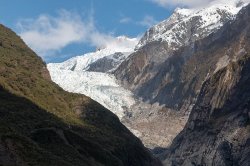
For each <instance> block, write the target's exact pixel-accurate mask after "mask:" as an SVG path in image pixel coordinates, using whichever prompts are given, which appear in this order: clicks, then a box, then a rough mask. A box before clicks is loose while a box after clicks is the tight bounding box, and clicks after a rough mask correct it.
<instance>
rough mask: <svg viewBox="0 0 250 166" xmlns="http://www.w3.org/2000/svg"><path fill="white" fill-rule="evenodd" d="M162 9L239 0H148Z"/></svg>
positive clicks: (244, 0) (237, 0)
mask: <svg viewBox="0 0 250 166" xmlns="http://www.w3.org/2000/svg"><path fill="white" fill-rule="evenodd" d="M150 1H152V2H154V3H156V4H158V5H160V6H162V7H166V8H169V7H174V6H187V7H201V6H206V5H209V4H210V3H222V4H227V3H228V2H233V3H237V2H239V1H240V0H150ZM242 2H249V0H242Z"/></svg>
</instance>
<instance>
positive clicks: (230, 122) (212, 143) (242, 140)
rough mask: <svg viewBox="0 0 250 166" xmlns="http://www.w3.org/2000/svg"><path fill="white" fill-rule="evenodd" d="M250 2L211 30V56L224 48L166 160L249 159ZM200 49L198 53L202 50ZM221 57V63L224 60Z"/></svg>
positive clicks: (243, 161) (197, 162) (237, 162)
mask: <svg viewBox="0 0 250 166" xmlns="http://www.w3.org/2000/svg"><path fill="white" fill-rule="evenodd" d="M247 20H250V6H247V7H246V8H244V9H243V10H242V11H240V13H239V14H238V16H237V18H236V20H235V21H233V22H232V23H229V24H227V25H226V26H224V27H223V28H222V29H221V30H220V31H219V32H217V33H216V34H214V35H212V36H211V38H216V40H214V42H210V43H207V44H205V45H206V47H207V45H209V48H210V49H211V48H214V49H212V50H211V52H210V56H211V57H214V56H217V55H218V54H222V55H224V56H222V57H221V58H220V60H219V62H220V63H218V64H217V66H216V69H215V70H214V71H213V72H210V75H209V76H208V78H207V79H206V81H205V82H204V83H203V85H202V88H201V91H200V93H199V96H198V99H197V102H196V104H195V106H194V108H193V110H192V111H191V114H190V117H189V120H188V122H187V124H186V126H185V128H184V130H183V131H182V132H181V133H180V134H179V135H178V136H177V137H176V138H175V139H174V141H173V144H172V145H171V146H170V148H169V149H168V151H167V152H166V154H165V155H164V157H163V158H165V161H164V164H165V165H222V166H230V165H232V166H233V165H235V166H236V165H249V163H250V160H249V154H250V144H249V140H250V117H249V112H250V106H249V102H250V88H249V85H250V47H249V46H250V33H249V32H250V24H249V21H247ZM209 41H210V40H209ZM202 54H203V53H202V52H199V53H197V56H198V57H200V56H202ZM222 61H223V63H222Z"/></svg>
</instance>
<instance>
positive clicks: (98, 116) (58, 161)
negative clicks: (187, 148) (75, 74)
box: [0, 25, 157, 165]
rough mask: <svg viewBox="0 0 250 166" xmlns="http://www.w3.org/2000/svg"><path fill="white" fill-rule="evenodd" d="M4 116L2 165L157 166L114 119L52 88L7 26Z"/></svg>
mask: <svg viewBox="0 0 250 166" xmlns="http://www.w3.org/2000/svg"><path fill="white" fill-rule="evenodd" d="M0 115H1V116H0V138H1V140H0V152H2V156H3V157H1V156H0V165H1V164H2V165H155V164H156V163H155V160H154V159H153V158H152V157H151V155H150V154H149V153H148V152H147V151H146V150H145V149H144V147H143V146H142V144H141V142H140V141H139V140H138V139H137V138H135V137H134V136H133V135H132V134H131V133H130V132H129V131H128V130H127V129H126V128H125V127H124V126H123V125H122V124H121V123H120V122H119V120H118V118H117V117H116V116H115V115H114V114H112V113H111V112H109V111H108V110H106V109H105V108H104V107H102V106H101V105H99V104H98V103H96V102H94V101H93V100H91V99H90V98H88V97H85V96H83V95H77V94H72V93H67V92H65V91H63V90H62V89H61V88H60V87H58V86H57V85H56V84H54V83H52V82H51V81H50V79H49V74H48V71H47V69H46V66H45V64H44V62H43V61H42V60H41V59H40V58H39V57H38V56H36V54H35V53H34V52H33V51H32V50H31V49H29V48H28V47H27V46H26V45H25V43H24V42H23V41H22V40H21V39H20V38H19V37H18V36H16V34H15V33H14V32H12V31H11V30H9V29H7V28H5V27H4V26H2V25H0ZM156 165H157V164H156Z"/></svg>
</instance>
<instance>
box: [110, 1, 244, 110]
mask: <svg viewBox="0 0 250 166" xmlns="http://www.w3.org/2000/svg"><path fill="white" fill-rule="evenodd" d="M240 9H241V7H237V6H236V2H235V1H233V0H231V1H229V3H228V4H227V5H224V4H211V6H209V7H207V8H203V9H176V10H175V12H174V14H173V15H172V16H171V17H170V18H169V19H167V20H165V21H163V22H161V23H160V24H158V25H156V26H154V27H152V28H151V29H149V30H148V31H147V32H146V33H145V35H144V36H143V37H142V39H141V40H140V42H139V44H138V46H137V47H138V50H137V51H136V52H135V53H133V54H132V55H131V56H130V57H129V58H128V59H127V60H126V61H125V62H123V63H122V64H121V65H120V66H119V67H118V69H117V70H116V71H115V72H114V74H115V76H116V77H117V79H118V80H120V81H121V83H122V84H123V85H124V86H125V87H128V88H129V89H131V90H133V91H135V94H136V95H138V96H139V97H141V98H142V99H143V100H144V101H149V102H150V103H159V104H160V105H165V106H166V107H167V108H172V109H178V110H179V109H180V108H182V107H186V105H187V103H193V101H192V100H193V99H194V98H195V96H196V95H197V94H198V93H197V91H198V90H199V89H200V86H201V82H202V81H203V80H204V78H205V77H206V75H207V73H208V72H204V73H201V74H200V76H199V75H198V74H199V73H198V74H196V72H195V70H197V68H191V67H192V66H194V67H195V66H199V64H191V63H196V62H190V61H191V60H192V59H191V58H192V55H193V54H194V53H195V52H197V51H200V48H199V44H198V43H195V41H198V40H200V39H203V38H205V37H207V36H208V35H210V34H212V33H213V32H216V31H217V30H218V29H219V28H221V27H222V25H224V24H225V23H226V22H228V21H229V20H232V19H233V18H234V17H235V14H236V13H237V12H238V11H239V10H240ZM185 46H186V47H185ZM214 63H216V62H214ZM213 65H214V64H208V65H206V66H208V67H207V69H210V66H213ZM187 68H188V70H187ZM192 72H193V73H192ZM186 73H191V74H188V75H186ZM197 75H198V76H197ZM196 82H199V83H196ZM192 90H193V91H192Z"/></svg>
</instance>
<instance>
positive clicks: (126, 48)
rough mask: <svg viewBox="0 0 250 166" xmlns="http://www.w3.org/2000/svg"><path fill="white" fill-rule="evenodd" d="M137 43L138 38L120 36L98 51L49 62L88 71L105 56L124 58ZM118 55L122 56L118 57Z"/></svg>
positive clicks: (58, 66) (53, 64) (68, 68)
mask: <svg viewBox="0 0 250 166" xmlns="http://www.w3.org/2000/svg"><path fill="white" fill-rule="evenodd" d="M137 43H138V39H137V38H128V37H126V36H119V37H117V38H115V39H112V40H110V42H109V43H107V44H106V46H104V47H103V48H99V49H97V50H96V52H90V53H86V54H84V55H80V56H76V57H73V58H71V59H69V60H67V61H65V62H62V63H51V64H48V66H54V67H56V68H58V69H63V70H71V71H86V70H88V68H89V66H90V65H91V64H93V63H94V62H96V61H98V60H100V59H102V58H105V57H108V58H109V59H112V58H113V60H115V61H122V60H124V59H125V58H126V57H127V56H129V55H130V54H131V53H132V52H133V51H134V48H135V46H136V44H137ZM117 53H121V54H117ZM118 55H119V56H120V57H117V56H118ZM120 63H121V62H116V64H117V65H119V64H120ZM114 67H116V66H114Z"/></svg>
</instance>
